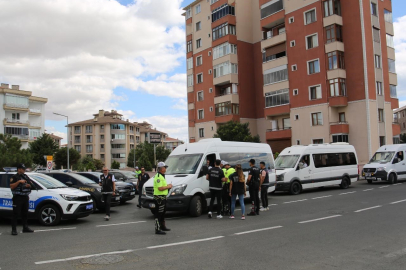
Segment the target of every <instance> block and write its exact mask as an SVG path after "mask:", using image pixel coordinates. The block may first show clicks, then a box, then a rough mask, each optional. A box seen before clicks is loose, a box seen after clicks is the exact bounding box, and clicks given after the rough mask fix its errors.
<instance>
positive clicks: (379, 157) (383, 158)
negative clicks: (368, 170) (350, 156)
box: [368, 152, 395, 164]
mask: <svg viewBox="0 0 406 270" xmlns="http://www.w3.org/2000/svg"><path fill="white" fill-rule="evenodd" d="M394 155H395V152H376V153H375V155H374V156H373V157H372V158H371V160H370V161H369V163H368V164H371V163H388V162H390V161H391V160H392V158H393V156H394Z"/></svg>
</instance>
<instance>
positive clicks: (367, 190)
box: [363, 188, 373, 191]
mask: <svg viewBox="0 0 406 270" xmlns="http://www.w3.org/2000/svg"><path fill="white" fill-rule="evenodd" d="M370 190H373V188H369V189H364V190H363V191H370Z"/></svg>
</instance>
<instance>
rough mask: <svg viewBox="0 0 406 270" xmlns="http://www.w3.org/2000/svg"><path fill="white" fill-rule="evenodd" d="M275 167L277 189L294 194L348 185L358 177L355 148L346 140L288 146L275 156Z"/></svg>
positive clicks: (344, 187)
mask: <svg viewBox="0 0 406 270" xmlns="http://www.w3.org/2000/svg"><path fill="white" fill-rule="evenodd" d="M275 170H276V189H275V190H276V191H288V192H290V194H293V195H297V194H299V193H300V192H301V191H302V190H304V189H309V188H316V187H325V186H332V185H340V187H341V188H343V189H346V188H348V187H349V186H350V185H351V183H352V182H355V181H357V180H358V178H359V174H358V160H357V154H356V151H355V148H354V146H352V145H349V144H347V143H332V144H314V145H307V146H302V145H297V146H292V147H288V148H286V149H285V150H283V151H282V152H281V153H280V155H279V156H278V157H277V159H276V160H275Z"/></svg>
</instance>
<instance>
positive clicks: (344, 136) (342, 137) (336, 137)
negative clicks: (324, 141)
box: [333, 134, 348, 143]
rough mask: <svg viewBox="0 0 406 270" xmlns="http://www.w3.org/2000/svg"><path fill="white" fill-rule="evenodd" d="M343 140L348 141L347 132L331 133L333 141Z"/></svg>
mask: <svg viewBox="0 0 406 270" xmlns="http://www.w3.org/2000/svg"><path fill="white" fill-rule="evenodd" d="M337 142H345V143H348V134H338V135H333V143H337Z"/></svg>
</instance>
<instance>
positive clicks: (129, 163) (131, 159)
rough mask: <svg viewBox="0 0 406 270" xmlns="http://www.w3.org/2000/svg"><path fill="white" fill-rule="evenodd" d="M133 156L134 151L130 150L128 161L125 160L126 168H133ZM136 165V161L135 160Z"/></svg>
mask: <svg viewBox="0 0 406 270" xmlns="http://www.w3.org/2000/svg"><path fill="white" fill-rule="evenodd" d="M134 155H135V149H131V151H130V153H129V154H128V159H127V167H130V168H134V167H135V164H134ZM135 162H136V163H137V160H135Z"/></svg>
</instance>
